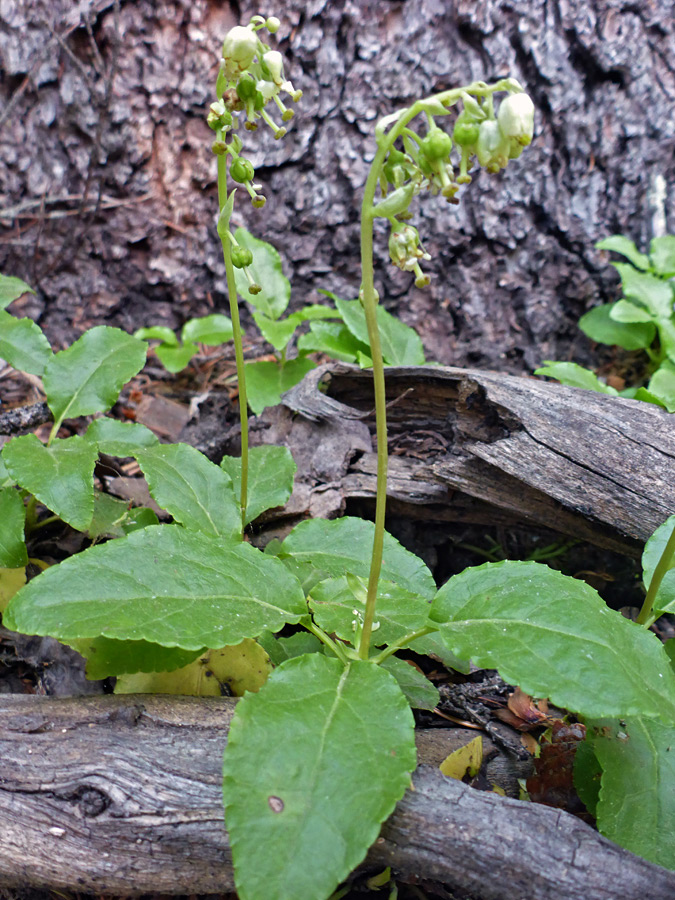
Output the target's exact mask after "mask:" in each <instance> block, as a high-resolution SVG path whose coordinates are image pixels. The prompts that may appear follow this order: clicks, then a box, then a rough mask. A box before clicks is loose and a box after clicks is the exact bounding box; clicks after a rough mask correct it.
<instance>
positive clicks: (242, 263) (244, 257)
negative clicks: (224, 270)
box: [232, 247, 253, 269]
mask: <svg viewBox="0 0 675 900" xmlns="http://www.w3.org/2000/svg"><path fill="white" fill-rule="evenodd" d="M252 262H253V254H252V253H251V251H250V250H248V249H247V248H246V247H233V248H232V265H233V266H235V268H237V269H245V268H246V266H250V265H251V263H252Z"/></svg>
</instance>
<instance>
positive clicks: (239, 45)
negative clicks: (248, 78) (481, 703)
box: [223, 25, 258, 81]
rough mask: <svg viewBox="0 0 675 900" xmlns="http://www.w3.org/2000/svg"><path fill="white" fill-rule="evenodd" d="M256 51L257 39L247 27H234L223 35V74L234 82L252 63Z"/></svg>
mask: <svg viewBox="0 0 675 900" xmlns="http://www.w3.org/2000/svg"><path fill="white" fill-rule="evenodd" d="M257 49H258V38H257V37H256V36H255V32H254V31H253V30H252V29H251V28H249V27H248V26H246V27H245V26H243V25H235V27H234V28H230V30H229V31H228V32H227V34H226V35H225V40H224V41H223V59H224V61H225V74H226V75H227V77H228V78H229V79H230V80H232V81H234V80H235V79H236V78H238V77H239V76H240V75H241V74H242V72H245V71H246V69H248V67H249V66H250V65H251V63H252V62H253V58H254V57H255V54H256V51H257Z"/></svg>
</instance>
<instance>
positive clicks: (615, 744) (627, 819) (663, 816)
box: [593, 716, 675, 869]
mask: <svg viewBox="0 0 675 900" xmlns="http://www.w3.org/2000/svg"><path fill="white" fill-rule="evenodd" d="M594 724H595V725H596V727H597V728H599V733H598V735H597V737H596V738H595V739H594V741H593V750H594V752H595V754H596V756H597V758H598V761H599V763H600V766H601V767H602V779H601V787H600V796H599V799H598V804H597V807H596V817H597V824H598V828H599V830H600V831H601V832H602V834H604V835H605V837H608V838H610V840H612V841H615V842H616V843H617V844H620V845H621V846H622V847H625V848H626V849H627V850H630V851H631V852H632V853H637V854H638V855H639V856H643V857H644V858H645V859H648V860H650V861H651V862H653V863H656V864H657V865H660V866H664V867H665V868H669V869H675V750H674V748H675V724H673V722H659V721H655V720H654V719H650V718H647V717H645V716H632V717H629V718H626V719H625V720H624V719H622V720H621V722H617V721H607V720H602V721H599V722H595V723H594Z"/></svg>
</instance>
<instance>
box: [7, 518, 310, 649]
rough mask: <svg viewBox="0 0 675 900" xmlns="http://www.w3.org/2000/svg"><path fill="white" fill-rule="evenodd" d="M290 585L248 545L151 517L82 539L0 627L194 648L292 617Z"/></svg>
mask: <svg viewBox="0 0 675 900" xmlns="http://www.w3.org/2000/svg"><path fill="white" fill-rule="evenodd" d="M306 612H307V608H306V605H305V599H304V596H303V594H302V590H301V588H300V585H299V584H298V582H297V579H295V578H294V577H293V576H292V575H290V574H289V573H288V571H287V570H286V569H285V567H284V566H283V564H282V563H280V562H279V560H277V559H275V558H274V557H269V556H265V555H264V554H263V553H261V552H260V551H259V550H256V549H254V548H253V547H251V545H250V544H242V543H237V544H233V543H232V542H231V541H226V540H223V539H221V538H208V537H205V536H204V535H202V534H195V533H194V532H191V531H186V530H185V529H184V528H179V527H177V526H175V525H156V526H154V527H150V528H144V529H142V530H140V531H134V532H133V533H132V534H130V535H129V536H128V537H126V538H120V539H119V540H116V541H110V542H109V543H107V544H102V545H98V546H95V547H91V548H90V549H89V550H86V551H84V552H83V553H79V554H77V555H76V556H72V557H70V558H69V559H66V560H64V561H63V562H62V563H60V564H59V565H58V566H54V567H53V568H51V569H47V570H46V571H45V572H43V573H42V574H41V575H39V576H38V577H37V578H34V579H33V580H32V581H31V582H30V583H29V584H28V585H26V587H25V588H24V589H23V591H21V592H20V593H19V594H18V595H17V596H16V597H15V598H14V600H13V601H12V603H11V604H10V608H9V610H8V613H7V615H8V618H7V619H6V621H5V624H6V625H7V627H10V628H13V629H14V630H15V631H21V632H23V633H24V634H49V635H52V636H53V637H56V638H58V639H60V640H64V641H66V642H68V641H70V640H75V639H78V638H91V637H99V636H103V637H109V638H115V639H116V640H133V641H139V640H144V641H150V642H151V643H155V644H162V645H164V646H166V647H182V648H183V649H185V650H199V649H201V648H202V647H210V648H216V649H217V648H219V647H225V646H228V645H230V644H238V643H240V642H241V641H242V640H243V639H244V638H245V637H256V636H257V635H259V634H261V633H262V632H263V631H265V630H267V631H279V630H280V629H281V628H282V627H283V625H284V624H286V623H287V622H298V621H299V620H300V618H301V617H302V616H303V615H304V614H306Z"/></svg>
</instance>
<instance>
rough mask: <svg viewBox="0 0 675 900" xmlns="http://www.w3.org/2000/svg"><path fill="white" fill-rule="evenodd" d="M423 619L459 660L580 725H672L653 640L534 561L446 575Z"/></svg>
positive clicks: (667, 677) (672, 682) (672, 698)
mask: <svg viewBox="0 0 675 900" xmlns="http://www.w3.org/2000/svg"><path fill="white" fill-rule="evenodd" d="M430 618H431V619H432V621H434V622H436V623H437V624H438V626H439V630H440V633H441V635H442V637H443V638H444V640H445V641H446V643H447V645H448V646H449V647H450V649H451V650H452V651H453V653H456V654H457V655H458V656H466V657H468V656H470V657H471V658H472V659H473V661H474V662H475V663H476V665H478V666H483V667H485V668H488V669H490V668H496V669H498V670H499V673H500V675H501V677H502V678H503V679H504V680H505V681H507V682H509V683H510V684H515V685H518V686H519V687H521V688H522V690H523V691H525V693H527V694H530V695H532V696H535V697H550V699H551V700H552V701H553V702H554V703H555V704H557V705H558V706H561V707H564V708H565V709H570V710H574V711H575V712H580V713H582V714H583V715H587V716H596V717H597V716H607V715H631V714H633V713H636V714H640V713H641V714H643V715H648V716H655V717H668V716H673V717H675V675H674V674H673V672H672V671H671V669H670V666H669V664H668V659H667V657H666V655H665V651H664V649H663V645H662V644H661V642H660V641H659V639H658V638H657V637H656V635H654V634H652V633H651V632H648V631H646V630H645V629H643V628H641V627H640V626H639V625H636V624H635V623H634V622H631V621H629V620H628V619H624V618H623V616H622V615H621V614H620V613H618V612H615V611H613V610H611V609H609V608H608V607H607V606H606V605H605V603H604V602H603V601H602V600H601V599H600V597H599V596H598V594H597V593H596V591H594V590H593V588H591V587H590V586H589V585H587V584H585V583H584V582H583V581H579V580H577V579H575V578H570V577H568V576H565V575H562V574H561V573H560V572H556V571H554V570H553V569H549V568H548V567H547V566H544V565H540V564H538V563H532V562H512V561H506V562H500V563H486V564H485V565H482V566H478V567H476V568H472V569H466V570H465V571H464V572H462V573H460V574H459V575H454V576H453V577H452V578H451V579H450V580H449V581H448V582H447V583H446V584H445V585H444V586H443V587H442V588H441V589H440V591H439V592H438V594H437V595H436V598H435V600H434V602H433V604H432V608H431V613H430Z"/></svg>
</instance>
